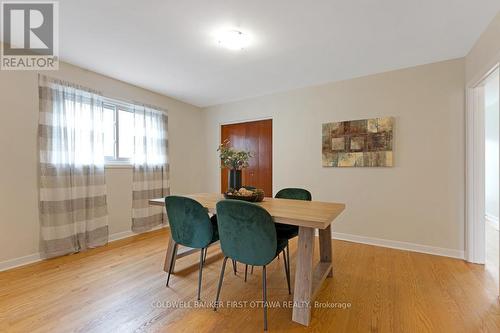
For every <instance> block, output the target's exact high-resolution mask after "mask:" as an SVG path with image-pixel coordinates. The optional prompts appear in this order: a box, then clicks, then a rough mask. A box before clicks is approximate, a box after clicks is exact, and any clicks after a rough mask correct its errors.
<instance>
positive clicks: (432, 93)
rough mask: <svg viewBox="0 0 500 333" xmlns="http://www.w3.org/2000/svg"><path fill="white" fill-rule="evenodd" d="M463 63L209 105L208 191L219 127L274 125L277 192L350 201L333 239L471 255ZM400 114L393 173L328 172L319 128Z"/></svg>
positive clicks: (214, 186)
mask: <svg viewBox="0 0 500 333" xmlns="http://www.w3.org/2000/svg"><path fill="white" fill-rule="evenodd" d="M464 70H465V64H464V60H463V59H459V60H451V61H446V62H441V63H435V64H430V65H424V66H419V67H414V68H409V69H404V70H398V71H393V72H388V73H383V74H378V75H372V76H368V77H363V78H359V79H354V80H349V81H343V82H337V83H331V84H327V85H322V86H317V87H310V88H305V89H300V90H295V91H290V92H286V93H280V94H274V95H270V96H264V97H259V98H254V99H249V100H245V101H241V102H236V103H231V104H225V105H220V106H214V107H209V108H207V109H206V110H205V112H204V123H205V132H206V137H205V142H206V144H205V149H206V152H207V156H206V169H205V171H206V174H205V177H204V179H205V190H207V191H218V190H219V187H220V171H219V168H218V165H219V163H218V158H217V153H216V148H217V144H218V142H219V136H220V134H219V133H220V124H221V123H224V122H234V121H242V120H249V119H256V118H267V117H272V118H273V136H274V142H273V155H274V156H273V163H274V171H273V172H274V173H273V177H274V179H273V183H274V184H273V188H274V191H275V192H276V191H277V190H279V189H280V188H283V187H305V188H308V189H309V190H311V192H312V193H313V197H314V199H316V200H327V201H337V202H344V203H346V204H347V209H346V211H345V212H344V213H343V215H342V216H341V217H340V218H339V219H338V220H337V221H336V223H335V224H334V227H333V230H334V231H335V232H341V233H347V234H352V235H358V236H366V237H372V238H380V239H388V240H396V241H403V242H410V243H416V244H421V245H427V246H433V247H440V248H445V249H451V250H457V251H462V250H463V249H464V77H465V74H464ZM380 116H394V117H395V118H396V123H395V167H393V168H323V167H321V124H322V123H325V122H331V121H340V120H349V119H364V118H372V117H380Z"/></svg>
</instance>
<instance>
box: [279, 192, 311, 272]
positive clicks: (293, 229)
mask: <svg viewBox="0 0 500 333" xmlns="http://www.w3.org/2000/svg"><path fill="white" fill-rule="evenodd" d="M274 197H275V198H278V199H292V200H304V201H311V200H312V195H311V192H309V191H308V190H305V189H302V188H284V189H282V190H279V191H278V193H276V195H275V196H274ZM275 226H276V234H277V235H278V237H279V238H284V239H287V240H290V239H292V238H294V237H297V236H298V235H299V227H297V226H296V225H290V224H283V223H276V224H275ZM285 250H286V256H287V259H288V265H290V249H289V248H288V242H287V245H286V249H285Z"/></svg>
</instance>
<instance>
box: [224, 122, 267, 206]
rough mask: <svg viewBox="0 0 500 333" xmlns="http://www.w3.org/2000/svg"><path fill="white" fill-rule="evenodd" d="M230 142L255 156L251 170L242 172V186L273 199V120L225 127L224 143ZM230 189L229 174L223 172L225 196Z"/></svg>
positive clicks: (226, 171)
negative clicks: (256, 190) (252, 188)
mask: <svg viewBox="0 0 500 333" xmlns="http://www.w3.org/2000/svg"><path fill="white" fill-rule="evenodd" d="M225 140H229V141H230V145H231V146H232V147H234V148H236V149H238V150H246V151H250V152H251V153H252V157H251V158H250V161H249V166H248V168H246V169H244V170H243V172H242V185H244V186H253V187H256V188H260V189H263V190H264V193H265V195H266V196H272V195H273V120H272V119H265V120H257V121H247V122H240V123H231V124H225V125H221V143H223V142H224V141H225ZM227 188H228V170H227V169H221V192H222V193H224V192H226V191H227Z"/></svg>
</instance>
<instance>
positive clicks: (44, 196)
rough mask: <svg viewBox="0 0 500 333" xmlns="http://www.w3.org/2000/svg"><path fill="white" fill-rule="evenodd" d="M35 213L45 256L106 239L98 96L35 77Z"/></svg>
mask: <svg viewBox="0 0 500 333" xmlns="http://www.w3.org/2000/svg"><path fill="white" fill-rule="evenodd" d="M39 99H40V104H39V105H40V110H39V111H40V113H39V125H38V143H39V150H40V153H39V200H40V203H39V211H40V225H41V251H42V253H43V254H44V255H45V256H46V257H55V256H60V255H64V254H68V253H74V252H78V251H80V250H84V249H86V248H92V247H96V246H100V245H104V244H106V243H107V241H108V211H107V203H106V182H105V179H104V144H103V127H102V124H103V108H102V97H101V96H100V95H99V94H97V93H96V92H93V91H90V90H88V89H85V88H82V87H78V86H75V85H72V84H69V83H66V82H62V81H59V80H55V79H50V78H47V77H45V76H43V75H40V76H39Z"/></svg>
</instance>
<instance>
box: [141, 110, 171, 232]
mask: <svg viewBox="0 0 500 333" xmlns="http://www.w3.org/2000/svg"><path fill="white" fill-rule="evenodd" d="M167 127H168V116H167V114H166V112H165V111H162V110H159V109H156V108H152V107H148V106H144V105H134V156H133V164H134V170H133V190H132V231H134V232H143V231H147V230H151V229H152V228H153V227H155V226H158V225H163V224H166V223H167V217H166V212H165V209H163V208H162V207H152V206H150V205H149V199H154V198H161V197H166V196H168V195H169V194H170V187H169V162H168V135H167Z"/></svg>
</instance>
